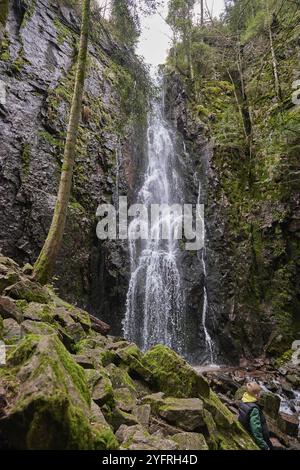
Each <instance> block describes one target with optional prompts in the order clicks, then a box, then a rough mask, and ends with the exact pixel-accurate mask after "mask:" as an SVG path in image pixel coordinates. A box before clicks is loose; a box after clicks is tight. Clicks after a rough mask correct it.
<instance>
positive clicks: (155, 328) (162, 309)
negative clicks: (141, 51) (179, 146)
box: [123, 87, 185, 353]
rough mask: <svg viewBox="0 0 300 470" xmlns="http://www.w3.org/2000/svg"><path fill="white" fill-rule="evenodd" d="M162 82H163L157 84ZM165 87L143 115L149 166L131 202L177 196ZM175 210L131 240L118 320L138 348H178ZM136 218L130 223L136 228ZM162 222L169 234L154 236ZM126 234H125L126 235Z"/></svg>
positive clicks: (180, 316)
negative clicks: (165, 113) (122, 313)
mask: <svg viewBox="0 0 300 470" xmlns="http://www.w3.org/2000/svg"><path fill="white" fill-rule="evenodd" d="M161 88H162V87H161ZM163 109H164V93H163V89H162V92H161V97H160V100H157V101H155V102H154V103H153V106H152V110H151V112H150V113H149V117H148V129H147V156H148V166H147V169H146V171H145V174H144V176H143V181H142V185H141V188H140V190H139V192H138V195H137V198H136V202H137V203H139V204H143V205H144V206H146V207H147V208H149V207H150V205H151V204H174V203H181V202H182V197H183V195H182V189H181V188H182V183H181V178H180V175H179V173H178V172H177V170H176V166H177V165H176V152H175V148H174V144H173V142H175V141H176V135H175V131H174V130H172V129H171V128H170V126H169V124H168V123H167V122H166V121H165V119H164V117H163ZM174 217H175V216H174V214H172V213H168V214H164V213H163V214H161V215H160V217H159V221H158V223H157V224H156V225H155V226H154V227H151V237H149V238H148V239H147V240H130V242H129V250H130V261H131V278H130V282H129V288H128V293H127V301H126V314H125V319H124V322H123V328H124V335H125V337H126V338H127V339H129V340H131V341H134V342H136V343H137V344H138V345H139V346H140V347H141V348H142V349H143V350H146V349H148V348H150V347H151V346H153V345H154V344H157V343H162V344H165V345H167V346H169V347H171V348H172V349H174V350H175V351H177V352H178V353H183V346H184V345H183V339H184V330H185V300H184V294H183V289H182V285H181V276H180V272H179V269H178V264H177V263H178V254H179V247H178V241H177V240H176V239H175V238H174V236H173V234H174V233H173V229H174V225H175V223H176V220H175V219H174ZM138 224H139V218H138V217H136V218H135V219H133V220H132V222H131V223H130V225H129V232H133V231H135V230H136V228H137V225H138ZM164 224H166V225H167V227H168V231H169V237H168V239H161V237H160V236H159V234H160V231H161V229H162V226H163V225H164ZM130 238H131V237H129V239H130Z"/></svg>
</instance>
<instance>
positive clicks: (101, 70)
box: [0, 0, 143, 332]
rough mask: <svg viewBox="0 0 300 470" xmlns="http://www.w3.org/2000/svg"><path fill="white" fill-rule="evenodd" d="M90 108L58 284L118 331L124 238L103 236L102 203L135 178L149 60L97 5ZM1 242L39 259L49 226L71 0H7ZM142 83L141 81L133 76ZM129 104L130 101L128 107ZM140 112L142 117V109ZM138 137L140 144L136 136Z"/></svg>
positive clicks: (67, 83) (68, 59) (67, 70)
mask: <svg viewBox="0 0 300 470" xmlns="http://www.w3.org/2000/svg"><path fill="white" fill-rule="evenodd" d="M92 15H93V20H94V21H93V22H92V30H91V41H90V46H89V59H88V61H89V62H88V73H87V78H86V85H85V96H84V110H83V116H82V121H81V125H80V130H79V139H78V145H77V155H76V163H75V172H74V178H73V189H72V197H71V203H70V206H69V214H68V220H67V227H66V231H65V236H64V241H63V248H62V250H61V253H60V256H59V259H58V263H57V267H56V272H55V285H56V287H57V288H58V290H59V293H60V295H62V296H63V297H65V298H66V299H68V300H69V301H71V302H73V303H78V304H79V305H80V306H81V307H84V308H88V309H89V310H90V311H91V312H94V313H95V314H98V315H100V316H101V317H102V318H103V319H105V320H107V321H108V322H109V323H111V324H112V326H113V327H114V326H116V330H115V332H120V323H121V318H122V316H123V314H124V303H125V297H126V290H127V282H128V281H127V275H128V263H127V259H128V257H127V244H126V243H124V244H122V243H115V242H113V241H105V242H100V241H99V240H98V239H97V237H96V222H97V221H96V217H95V214H96V209H97V206H98V205H99V204H100V203H110V202H115V200H116V198H117V196H118V195H119V194H128V195H130V191H131V188H132V184H133V178H134V166H135V163H134V158H135V157H134V155H138V152H139V141H138V137H136V136H135V128H134V121H135V113H138V110H137V109H134V107H131V109H128V106H127V99H128V97H129V95H130V93H131V98H132V100H134V101H135V103H136V104H135V107H136V108H137V107H138V100H139V93H141V91H140V86H139V85H140V83H141V81H142V78H143V70H142V68H141V66H140V63H139V62H138V60H137V59H136V57H135V56H134V54H133V53H132V52H131V51H130V50H129V49H128V48H126V47H125V46H122V45H121V44H119V43H118V42H116V40H115V39H114V36H113V34H112V32H111V31H110V30H109V28H108V25H106V22H105V20H103V19H101V18H100V16H99V17H97V16H95V15H97V10H94V11H93V12H92ZM1 23H2V25H1V50H0V74H1V86H2V88H4V90H5V94H6V100H5V101H4V100H2V101H1V105H0V120H1V148H0V161H1V170H0V185H1V196H0V197H1V199H0V206H1V226H0V239H1V242H0V245H1V250H2V251H3V252H4V253H5V254H7V255H8V256H11V257H13V258H14V259H15V260H17V261H18V262H20V263H22V264H24V263H27V262H28V263H34V261H35V260H36V258H37V256H38V253H39V251H40V249H41V246H42V244H43V242H44V239H45V237H46V234H47V231H48V228H49V226H50V222H51V218H52V213H53V208H54V203H55V196H56V191H57V187H58V182H59V175H60V168H61V163H62V153H63V145H64V137H65V132H66V126H67V120H68V112H69V107H70V101H71V97H72V84H73V78H74V72H75V63H76V54H77V50H76V44H77V41H78V37H79V31H80V18H79V14H78V12H77V11H76V8H75V7H73V6H72V2H67V1H66V2H57V1H50V0H42V1H38V2H36V1H34V0H32V1H29V0H26V1H25V0H24V1H23V0H22V1H11V2H4V5H3V6H1ZM137 83H138V86H137V87H136V88H137V91H134V86H135V85H134V84H137ZM126 106H127V107H126ZM140 121H142V120H141V119H140ZM133 142H134V143H135V145H134V149H133V147H132V143H133Z"/></svg>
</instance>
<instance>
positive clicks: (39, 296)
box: [4, 279, 50, 304]
mask: <svg viewBox="0 0 300 470" xmlns="http://www.w3.org/2000/svg"><path fill="white" fill-rule="evenodd" d="M4 292H5V295H7V296H9V297H12V298H13V299H24V300H27V302H38V303H41V304H46V303H47V302H49V301H50V295H49V292H48V291H47V289H45V288H44V287H42V286H41V285H40V284H37V283H36V282H32V281H30V280H29V279H25V280H21V281H19V282H17V283H15V284H13V285H12V286H9V287H7V288H6V289H5V290H4Z"/></svg>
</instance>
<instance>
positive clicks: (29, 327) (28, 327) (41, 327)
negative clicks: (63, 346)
mask: <svg viewBox="0 0 300 470" xmlns="http://www.w3.org/2000/svg"><path fill="white" fill-rule="evenodd" d="M27 334H35V335H57V330H56V329H55V328H54V327H53V326H51V325H49V324H48V323H45V322H42V321H39V322H37V321H33V320H25V321H23V322H22V324H21V336H22V337H23V336H25V335H27Z"/></svg>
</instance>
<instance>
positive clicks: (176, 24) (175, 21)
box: [166, 0, 195, 80]
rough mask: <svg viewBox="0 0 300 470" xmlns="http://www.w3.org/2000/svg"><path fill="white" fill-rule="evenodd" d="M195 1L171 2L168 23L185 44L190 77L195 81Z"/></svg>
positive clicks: (180, 0)
mask: <svg viewBox="0 0 300 470" xmlns="http://www.w3.org/2000/svg"><path fill="white" fill-rule="evenodd" d="M194 5H195V0H169V3H168V16H167V20H166V21H167V23H168V24H169V26H170V27H171V29H172V30H173V34H174V36H176V35H178V36H179V37H180V38H181V39H182V42H183V45H184V49H185V55H186V59H187V60H186V62H187V65H188V70H189V77H190V79H191V80H193V79H194V68H193V61H192V32H193V21H192V17H193V9H194Z"/></svg>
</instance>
